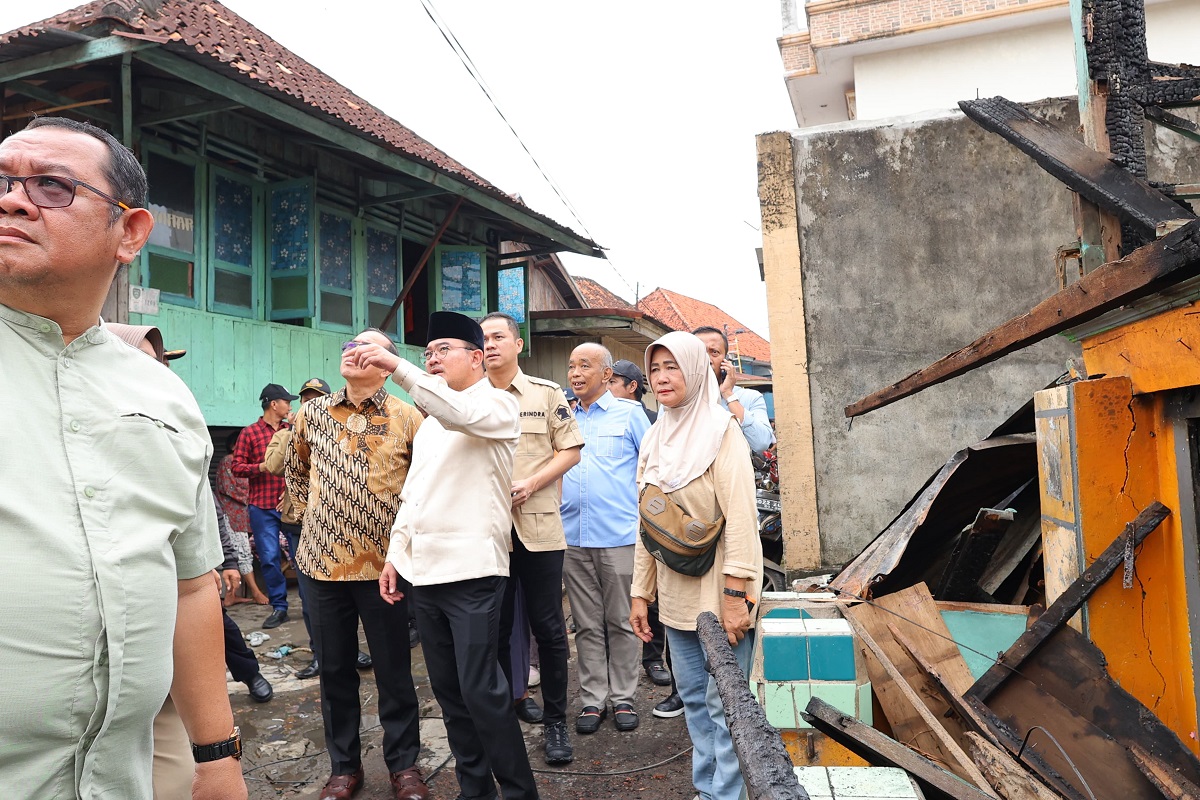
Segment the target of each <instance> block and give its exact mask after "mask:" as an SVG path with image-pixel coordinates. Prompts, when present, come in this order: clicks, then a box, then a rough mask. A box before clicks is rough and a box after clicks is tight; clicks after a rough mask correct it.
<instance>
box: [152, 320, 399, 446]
mask: <svg viewBox="0 0 1200 800" xmlns="http://www.w3.org/2000/svg"><path fill="white" fill-rule="evenodd" d="M159 311H160V313H159V314H158V315H156V316H151V315H148V314H133V315H130V317H131V318H130V322H131V323H132V324H135V325H157V326H158V327H159V329H161V330H162V333H163V341H164V342H166V346H167V347H168V348H169V349H172V350H174V349H186V350H187V351H188V354H187V356H185V357H184V358H181V359H177V360H176V361H173V362H171V368H172V369H173V370H174V371H175V372H176V373H178V374H179V376H180V377H181V378H182V379H183V382H184V383H186V384H187V385H188V388H190V389H191V390H192V394H194V395H195V396H196V400H197V402H198V403H199V404H200V410H201V411H202V412H203V413H204V418H205V420H207V422H208V424H209V425H212V426H225V425H247V424H249V423H251V422H253V421H254V420H256V419H258V417H259V415H260V414H261V413H262V409H261V406H260V404H259V402H258V395H259V392H261V391H262V387H263V386H265V385H266V384H268V383H278V384H281V385H283V386H284V387H286V388H287V389H288V390H289V391H291V392H293V393H295V391H296V389H297V388H299V387H300V386H301V385H303V383H304V381H306V380H308V379H309V378H311V377H313V376H320V377H322V378H324V379H325V380H327V381H328V382H329V384H330V386H332V387H333V388H334V389H335V390H336V389H338V388H340V387H341V386H342V385H343V383H344V382H343V381H342V379H341V374H340V372H339V364H340V361H341V354H342V350H341V345H342V342H344V341H345V340H346V339H347V336H346V334H345V333H339V332H336V331H322V330H313V329H311V328H300V327H296V326H295V325H282V324H279V323H274V322H263V321H261V320H252V319H242V318H239V317H231V316H228V315H225V314H212V313H208V312H204V311H198V310H196V309H191V308H185V307H183V306H176V305H172V304H170V303H163V304H162V305H161V306H159ZM399 348H400V354H401V355H402V356H404V357H405V358H407V359H408V360H409V361H412V362H413V363H414V364H420V361H421V351H420V350H419V349H418V348H415V347H406V346H403V345H401V346H399ZM387 388H388V391H389V392H391V393H392V394H394V395H396V396H397V397H400V398H401V399H404V400H408V399H409V398H408V395H407V394H406V393H405V392H404V390H403V389H401V388H400V387H399V386H398V385H396V384H395V383H393V382H392V381H388V383H387Z"/></svg>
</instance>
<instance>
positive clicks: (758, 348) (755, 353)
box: [575, 278, 771, 362]
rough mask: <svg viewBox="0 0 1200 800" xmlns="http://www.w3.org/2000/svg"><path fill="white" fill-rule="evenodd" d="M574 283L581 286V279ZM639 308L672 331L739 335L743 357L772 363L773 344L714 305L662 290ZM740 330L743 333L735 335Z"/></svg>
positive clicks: (654, 293)
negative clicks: (704, 328)
mask: <svg viewBox="0 0 1200 800" xmlns="http://www.w3.org/2000/svg"><path fill="white" fill-rule="evenodd" d="M575 280H576V282H577V283H578V281H579V278H576V279H575ZM581 288H582V287H581ZM637 308H638V310H639V311H641V312H643V313H645V314H648V315H650V316H652V317H654V318H655V319H657V320H659V321H660V322H662V323H664V324H665V325H667V326H668V327H670V328H671V329H673V330H677V331H691V330H695V329H696V328H699V327H702V326H704V325H709V326H711V327H713V328H718V329H720V330H724V331H725V333H726V335H728V336H729V338H730V339H731V340H732V339H734V337H735V335H736V338H737V345H738V348H739V349H740V350H741V353H742V355H743V356H748V357H749V358H753V359H754V360H755V361H766V362H769V361H770V360H771V343H770V342H768V341H767V340H766V339H764V338H762V337H761V336H759V335H758V334H757V333H755V332H754V331H752V330H750V328H749V327H748V326H746V325H743V324H742V323H740V322H738V321H737V320H736V319H734V318H733V317H731V316H729V315H728V314H726V313H725V312H724V311H722V310H721V309H719V308H717V307H716V306H714V305H712V304H711V303H705V302H704V301H703V300H697V299H696V298H694V297H688V296H687V295H686V294H680V293H679V292H672V291H670V290H669V289H661V288H660V289H655V290H654V291H653V292H651V293H650V294H648V295H646V296H645V297H643V298H642V299H641V300H639V301H638V304H637ZM739 330H740V331H743V332H742V333H737V334H735V331H739Z"/></svg>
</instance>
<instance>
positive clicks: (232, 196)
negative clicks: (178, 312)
mask: <svg viewBox="0 0 1200 800" xmlns="http://www.w3.org/2000/svg"><path fill="white" fill-rule="evenodd" d="M262 204H263V187H262V184H261V183H258V182H257V181H253V180H251V179H249V178H245V177H243V176H241V175H238V174H236V173H234V172H230V171H228V170H224V169H219V168H216V167H213V168H211V169H210V170H209V208H210V209H211V214H210V217H209V220H210V224H209V231H208V248H209V249H208V252H209V255H210V258H209V264H210V266H211V269H210V270H209V274H208V296H209V308H210V309H211V310H212V311H215V312H217V313H220V314H229V315H230V316H235V317H248V318H261V314H260V311H261V306H262V292H261V290H260V284H261V283H262V275H263V274H264V272H263V269H262V262H263V255H262V254H263V225H262ZM247 206H248V209H247ZM243 297H244V302H234V300H237V299H241V298H243Z"/></svg>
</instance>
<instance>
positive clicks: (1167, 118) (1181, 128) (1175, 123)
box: [1146, 106, 1200, 142]
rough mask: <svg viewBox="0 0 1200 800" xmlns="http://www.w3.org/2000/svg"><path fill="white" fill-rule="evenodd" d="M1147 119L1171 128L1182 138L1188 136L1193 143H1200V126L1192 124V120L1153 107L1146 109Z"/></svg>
mask: <svg viewBox="0 0 1200 800" xmlns="http://www.w3.org/2000/svg"><path fill="white" fill-rule="evenodd" d="M1146 119H1149V120H1153V121H1154V122H1157V123H1158V124H1159V125H1162V126H1163V127H1164V128H1169V129H1171V130H1173V131H1175V132H1176V133H1178V134H1179V135H1180V136H1186V137H1187V138H1189V139H1191V140H1192V141H1193V142H1200V125H1197V124H1196V123H1194V122H1192V121H1191V120H1190V119H1185V118H1184V117H1181V116H1179V115H1178V114H1172V113H1171V112H1170V111H1163V110H1162V109H1161V108H1155V107H1154V106H1151V107H1149V108H1147V109H1146Z"/></svg>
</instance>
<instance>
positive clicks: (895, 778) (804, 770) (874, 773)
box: [794, 767, 924, 800]
mask: <svg viewBox="0 0 1200 800" xmlns="http://www.w3.org/2000/svg"><path fill="white" fill-rule="evenodd" d="M794 771H795V773H796V779H797V780H798V781H799V782H800V785H801V786H803V787H804V790H805V791H806V792H807V793H808V796H809V797H811V798H812V799H813V800H923V797H924V795H922V793H921V791H920V790H919V789H917V787H916V786H914V785H913V782H912V780H910V779H909V777H908V775H907V774H906V773H905V772H904V770H901V769H896V768H893V767H796V768H795V770H794Z"/></svg>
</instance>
